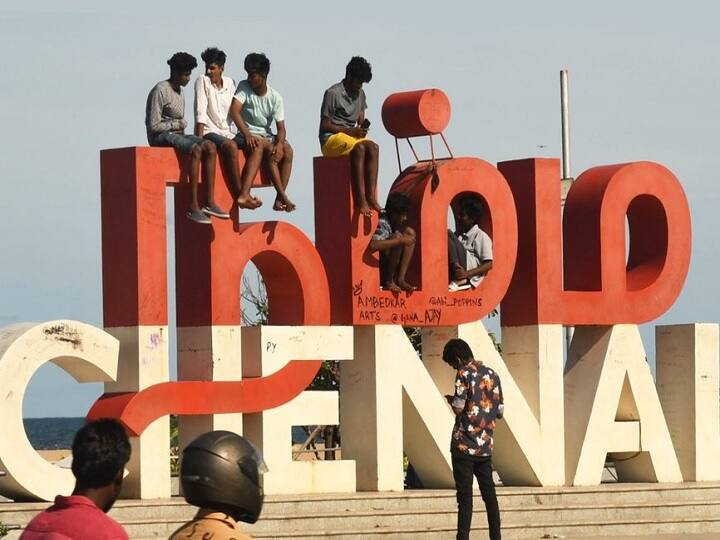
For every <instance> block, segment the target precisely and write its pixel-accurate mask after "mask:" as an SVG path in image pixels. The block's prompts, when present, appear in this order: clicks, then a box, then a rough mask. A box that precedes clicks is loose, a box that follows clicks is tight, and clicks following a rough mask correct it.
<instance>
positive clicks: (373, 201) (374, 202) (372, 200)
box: [368, 198, 383, 214]
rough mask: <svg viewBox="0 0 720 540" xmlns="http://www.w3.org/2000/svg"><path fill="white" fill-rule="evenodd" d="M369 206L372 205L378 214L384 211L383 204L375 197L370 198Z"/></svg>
mask: <svg viewBox="0 0 720 540" xmlns="http://www.w3.org/2000/svg"><path fill="white" fill-rule="evenodd" d="M368 206H370V208H371V209H373V210H375V211H376V212H377V213H378V214H379V213H380V212H382V211H383V208H382V206H380V204H379V203H378V202H377V201H376V200H375V199H374V198H373V199H371V198H369V199H368Z"/></svg>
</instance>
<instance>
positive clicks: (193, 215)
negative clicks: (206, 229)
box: [185, 210, 212, 225]
mask: <svg viewBox="0 0 720 540" xmlns="http://www.w3.org/2000/svg"><path fill="white" fill-rule="evenodd" d="M185 216H187V217H188V218H190V219H192V220H193V221H194V222H195V223H202V224H203V225H210V223H212V222H211V221H210V218H209V217H207V216H206V215H205V213H204V212H201V211H200V210H188V211H187V212H186V213H185Z"/></svg>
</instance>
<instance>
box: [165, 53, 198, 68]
mask: <svg viewBox="0 0 720 540" xmlns="http://www.w3.org/2000/svg"><path fill="white" fill-rule="evenodd" d="M167 65H168V66H170V71H171V72H172V73H188V72H190V71H192V70H193V69H195V68H196V67H197V60H196V59H195V57H194V56H193V55H192V54H188V53H186V52H176V53H175V54H173V55H172V57H171V58H170V59H169V60H168V61H167Z"/></svg>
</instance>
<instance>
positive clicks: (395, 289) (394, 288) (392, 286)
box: [383, 281, 402, 292]
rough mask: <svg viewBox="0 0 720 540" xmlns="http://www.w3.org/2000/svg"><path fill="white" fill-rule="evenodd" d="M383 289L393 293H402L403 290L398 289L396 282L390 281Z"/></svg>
mask: <svg viewBox="0 0 720 540" xmlns="http://www.w3.org/2000/svg"><path fill="white" fill-rule="evenodd" d="M383 289H385V290H386V291H391V292H400V291H401V290H402V289H401V288H400V287H398V286H397V285H396V284H395V282H394V281H388V282H386V283H384V284H383Z"/></svg>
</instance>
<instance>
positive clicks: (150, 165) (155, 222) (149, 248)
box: [88, 148, 330, 435]
mask: <svg viewBox="0 0 720 540" xmlns="http://www.w3.org/2000/svg"><path fill="white" fill-rule="evenodd" d="M173 158H174V153H172V154H171V155H170V159H168V158H167V151H166V150H165V149H143V148H139V149H121V150H115V151H106V152H105V153H104V154H103V168H102V171H103V174H107V175H108V176H107V177H105V176H104V177H103V188H104V189H103V196H104V197H106V198H104V199H103V203H104V204H103V217H104V218H105V213H106V212H107V214H108V219H107V220H106V219H103V276H104V282H105V287H106V288H110V294H109V295H108V296H107V297H106V302H105V321H106V322H105V326H106V327H111V326H134V325H139V324H167V290H166V286H165V284H166V283H167V275H166V264H167V263H166V260H167V258H166V257H167V256H166V247H165V246H166V244H165V242H166V237H165V235H166V227H165V219H166V213H165V186H166V185H167V184H176V185H175V216H176V218H175V250H176V253H175V256H176V267H177V268H176V290H177V302H176V303H177V321H178V326H210V325H240V323H241V317H240V313H241V312H240V285H241V281H242V273H243V271H244V269H245V267H246V265H247V263H248V262H250V261H252V262H253V263H254V264H255V265H256V266H257V267H258V269H259V270H260V272H261V274H262V275H263V279H264V280H265V284H266V287H267V293H268V300H269V306H270V322H271V323H272V324H293V325H326V324H329V323H330V298H329V288H328V285H327V278H326V276H325V271H324V267H323V263H322V261H321V260H320V256H319V254H318V253H317V251H315V249H314V246H313V245H312V243H311V242H310V240H309V239H308V238H307V236H305V235H304V234H303V233H302V231H300V230H299V229H297V228H295V227H293V226H292V225H289V224H287V223H282V222H265V223H244V224H241V225H240V226H238V225H236V224H235V219H233V220H218V219H214V218H213V224H212V226H211V227H209V226H207V225H199V224H196V223H194V222H192V221H190V220H189V219H187V218H186V217H185V208H186V207H187V203H188V201H189V185H188V184H187V183H184V182H177V181H173V180H172V179H173V178H177V177H182V174H181V173H179V165H178V162H177V159H174V161H173ZM123 165H124V166H123ZM217 180H218V181H217V182H216V187H215V198H216V201H217V203H218V204H219V205H220V206H221V207H224V208H228V207H229V206H230V204H231V202H232V199H231V195H230V192H229V190H228V188H227V186H226V185H225V183H224V181H223V180H222V178H221V177H219V178H218V179H217ZM106 186H107V187H108V191H106V190H105V187H106ZM121 186H126V187H125V190H123V189H121ZM128 186H129V188H128ZM110 188H112V189H110ZM116 193H120V194H123V195H124V198H119V197H114V195H115V194H116ZM113 197H114V198H113ZM135 208H143V209H145V212H146V214H147V215H146V217H145V218H143V219H138V218H136V215H137V211H134V209H135ZM235 217H236V216H235ZM125 229H130V230H131V231H133V232H132V234H131V235H129V236H128V238H127V239H125V240H124V244H123V245H124V246H125V254H128V253H129V254H131V256H132V255H133V252H134V257H135V258H134V259H131V260H130V261H128V262H125V263H124V264H125V267H118V266H113V263H115V264H116V265H117V264H122V263H123V258H122V255H123V253H118V252H117V248H115V249H114V246H115V245H116V242H114V241H113V239H114V238H116V236H118V235H122V234H123V232H124V230H125ZM130 246H132V247H133V248H134V250H131V249H129V248H130ZM137 261H141V262H144V266H143V265H141V264H139V263H137ZM133 264H136V265H138V266H139V267H140V268H141V269H142V270H144V273H143V274H141V277H142V279H138V278H137V277H136V274H137V273H128V272H127V269H128V267H132V265H133ZM114 291H117V292H118V294H116V295H113V294H112V293H113V292H114ZM121 291H137V293H138V297H139V298H141V299H142V300H137V299H133V298H131V299H128V298H127V294H122V292H121ZM148 306H152V307H153V308H154V310H153V311H148ZM158 312H159V313H160V314H159V315H158V314H157V313H158ZM151 315H152V317H151ZM238 354H240V351H238ZM320 366H321V362H320V361H291V362H289V363H288V364H287V365H286V366H285V367H284V368H283V369H281V370H280V371H278V372H276V373H274V374H273V375H271V376H268V377H262V378H256V379H245V380H242V381H223V382H211V381H181V382H166V383H161V384H156V385H154V386H151V387H149V388H147V389H145V390H142V391H140V392H126V393H116V394H106V395H104V396H102V397H101V398H100V399H99V400H98V401H97V402H96V403H95V404H94V405H93V407H92V409H91V410H90V412H89V414H88V418H107V417H111V418H118V419H119V420H120V421H121V422H123V424H124V425H125V426H126V427H127V429H128V431H129V432H130V433H131V434H133V435H139V434H140V433H142V432H143V431H144V429H145V428H146V427H147V426H148V425H149V424H150V423H152V421H154V420H155V419H157V418H159V417H161V416H163V415H166V414H180V415H202V414H217V413H221V412H228V413H229V412H258V411H262V410H265V409H268V408H273V407H277V406H279V405H282V404H283V403H286V402H288V401H290V400H291V399H293V398H294V397H295V396H297V395H298V394H299V393H300V392H302V391H303V390H305V389H306V388H307V386H308V385H309V384H310V382H312V380H313V378H314V377H315V374H316V373H317V371H318V369H319V368H320ZM238 376H239V374H238Z"/></svg>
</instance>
